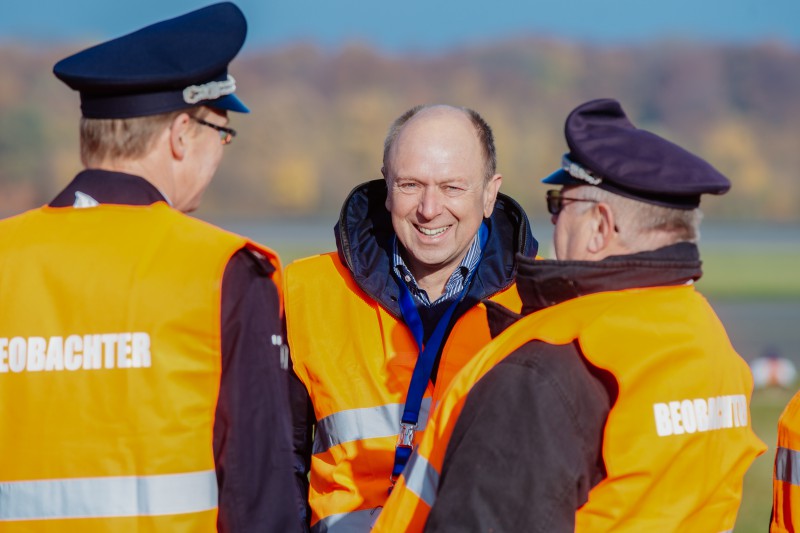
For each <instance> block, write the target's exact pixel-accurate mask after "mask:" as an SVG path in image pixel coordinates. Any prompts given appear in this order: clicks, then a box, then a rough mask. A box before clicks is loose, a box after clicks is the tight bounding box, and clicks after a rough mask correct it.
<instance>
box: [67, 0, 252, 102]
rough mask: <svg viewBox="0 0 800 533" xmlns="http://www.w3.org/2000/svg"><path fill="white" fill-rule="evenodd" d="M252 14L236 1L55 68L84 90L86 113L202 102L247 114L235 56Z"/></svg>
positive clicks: (147, 29)
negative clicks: (233, 69) (233, 66)
mask: <svg viewBox="0 0 800 533" xmlns="http://www.w3.org/2000/svg"><path fill="white" fill-rule="evenodd" d="M246 34H247V21H246V20H245V18H244V15H243V14H242V12H241V10H240V9H239V8H238V7H236V6H235V5H234V4H232V3H230V2H222V3H219V4H213V5H210V6H207V7H204V8H202V9H198V10H196V11H192V12H190V13H187V14H185V15H181V16H179V17H176V18H173V19H169V20H165V21H162V22H158V23H156V24H153V25H150V26H146V27H145V28H142V29H140V30H138V31H135V32H133V33H130V34H128V35H124V36H122V37H118V38H116V39H113V40H111V41H107V42H104V43H101V44H98V45H96V46H93V47H91V48H87V49H86V50H83V51H81V52H78V53H77V54H74V55H71V56H69V57H67V58H65V59H62V60H61V61H59V62H58V63H56V65H55V67H53V73H54V74H55V75H56V77H58V79H60V80H61V81H63V82H64V83H66V84H67V85H69V86H70V87H71V88H72V89H75V90H76V91H79V92H80V95H81V111H82V113H83V116H84V117H86V118H131V117H141V116H147V115H155V114H158V113H166V112H169V111H177V110H180V109H186V108H190V107H194V106H200V105H204V106H209V107H213V108H217V109H221V110H227V111H238V112H240V113H247V112H249V110H248V109H247V107H245V105H244V104H243V103H242V102H241V101H240V100H239V99H238V98H237V97H236V95H234V94H233V93H234V91H235V90H236V82H235V80H234V79H233V77H232V76H230V75H229V74H228V63H230V62H231V60H232V59H233V58H234V57H235V56H236V54H237V53H238V52H239V50H240V49H241V48H242V45H243V44H244V39H245V35H246Z"/></svg>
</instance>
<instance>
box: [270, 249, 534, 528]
mask: <svg viewBox="0 0 800 533" xmlns="http://www.w3.org/2000/svg"><path fill="white" fill-rule="evenodd" d="M285 290H286V302H285V305H286V321H287V328H288V339H289V347H290V353H291V357H292V361H293V364H294V370H295V372H296V374H297V376H298V377H299V378H300V380H302V382H303V383H304V384H305V386H306V388H307V390H308V392H309V394H310V396H311V401H312V403H313V405H314V412H315V415H316V419H317V429H316V434H315V439H314V447H313V454H312V457H311V478H310V491H309V501H310V505H311V510H312V518H311V523H312V528H316V529H322V530H324V528H328V529H327V530H328V531H336V530H337V529H345V528H351V529H347V531H355V530H359V531H361V530H363V531H367V530H369V527H370V525H371V524H372V522H373V521H374V520H375V519H376V518H377V511H376V509H377V510H379V509H380V507H381V506H382V505H383V503H384V501H385V500H386V498H387V497H388V489H389V486H390V481H389V475H390V474H391V471H392V465H393V462H394V452H395V444H396V441H397V434H398V432H399V429H400V418H401V415H402V410H403V405H404V402H405V399H406V394H407V392H408V387H409V383H410V381H411V375H412V373H413V370H414V364H415V363H416V360H417V356H418V348H417V345H416V343H415V341H414V338H413V336H412V334H411V331H410V330H409V329H408V327H407V326H406V325H405V324H404V323H403V322H402V321H400V320H398V319H397V318H395V317H394V316H392V315H391V314H389V313H388V312H387V311H386V309H384V308H383V307H381V306H380V305H379V304H378V303H377V302H375V301H374V300H372V299H371V298H370V297H369V296H367V295H366V294H365V293H364V292H363V291H361V289H359V288H358V286H357V285H356V283H355V282H354V281H353V278H352V276H351V275H350V272H349V271H348V270H347V267H345V266H344V265H343V264H342V263H341V262H340V260H339V257H338V256H337V254H335V253H331V254H326V255H320V256H316V257H311V258H308V259H304V260H300V261H297V262H295V263H292V264H291V265H289V267H288V268H287V269H286V274H285ZM492 299H493V300H496V301H499V302H500V303H502V304H503V305H505V306H506V307H509V308H512V309H516V310H517V311H518V310H519V309H520V306H521V302H520V300H519V295H518V294H517V291H516V286H512V287H510V288H509V289H506V290H505V291H503V292H501V293H499V294H497V295H496V296H494V297H493V298H492ZM490 339H491V336H490V334H489V329H488V324H487V321H486V308H485V307H484V306H483V304H479V305H477V306H475V307H473V308H472V309H470V310H469V311H467V312H466V313H465V314H464V315H463V316H462V317H461V318H459V320H458V321H457V322H456V324H455V325H454V326H453V329H452V331H451V333H450V335H449V337H448V339H447V341H446V343H445V346H444V348H443V350H442V355H441V359H440V364H439V370H438V373H437V378H436V388H435V390H434V388H433V387H432V386H431V384H430V383H429V384H428V389H427V391H426V393H425V395H424V399H423V404H422V410H421V411H422V412H421V413H420V422H419V428H420V429H419V430H418V432H417V437H419V436H420V435H421V432H422V430H423V429H424V426H425V420H426V419H427V417H428V412H429V411H430V408H431V405H435V404H436V401H437V399H438V394H440V391H442V390H444V388H445V387H446V386H447V384H448V383H449V382H450V380H451V379H452V378H453V376H454V375H455V374H456V373H457V372H458V371H459V370H460V369H461V368H462V367H463V366H464V365H465V364H466V362H467V361H469V360H470V358H472V356H473V355H474V354H475V353H477V351H478V350H479V349H480V348H481V347H483V346H484V345H485V344H487V343H488V342H489V340H490Z"/></svg>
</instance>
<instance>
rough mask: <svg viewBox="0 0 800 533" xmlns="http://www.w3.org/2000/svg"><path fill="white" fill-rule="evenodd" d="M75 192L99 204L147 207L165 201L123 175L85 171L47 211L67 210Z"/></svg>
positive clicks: (146, 185)
mask: <svg viewBox="0 0 800 533" xmlns="http://www.w3.org/2000/svg"><path fill="white" fill-rule="evenodd" d="M76 192H82V193H84V194H87V195H89V196H91V197H92V198H93V199H95V200H97V201H98V202H99V203H101V204H117V205H150V204H154V203H156V202H165V201H167V200H166V198H164V195H163V194H161V192H160V191H159V190H158V189H157V188H156V187H155V186H154V185H153V184H152V183H150V182H149V181H147V180H146V179H144V178H141V177H139V176H134V175H132V174H125V173H123V172H112V171H110V170H100V169H88V170H84V171H82V172H80V173H79V174H78V175H77V176H75V178H74V179H73V180H72V181H71V182H70V184H69V185H67V187H66V188H65V189H64V190H63V191H61V192H60V193H59V194H58V196H56V197H55V199H54V200H53V201H52V202H50V204H49V205H50V207H71V206H72V205H73V204H74V203H75V193H76Z"/></svg>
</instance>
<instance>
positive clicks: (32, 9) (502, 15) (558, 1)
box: [0, 0, 800, 52]
mask: <svg viewBox="0 0 800 533" xmlns="http://www.w3.org/2000/svg"><path fill="white" fill-rule="evenodd" d="M209 3H211V2H209V1H203V0H135V1H130V2H117V1H113V0H28V1H20V0H8V1H6V2H4V5H3V7H2V8H0V41H6V42H8V41H19V40H22V41H25V42H31V41H34V42H38V41H42V42H54V41H55V42H59V41H62V42H63V41H71V40H82V41H89V42H94V41H99V40H103V39H106V38H109V37H115V36H118V35H121V34H124V33H128V32H129V31H132V30H134V29H137V28H139V27H141V26H144V25H147V24H149V23H151V22H154V21H157V20H160V19H163V18H169V17H173V16H176V15H179V14H181V13H183V12H186V11H190V10H192V9H195V8H198V7H201V6H204V5H207V4H209ZM236 3H237V4H238V5H239V6H240V7H241V8H242V11H244V13H245V15H246V16H247V18H248V21H249V26H250V32H249V35H248V41H247V43H246V45H245V47H246V48H245V49H247V47H264V46H268V47H271V46H283V45H286V44H288V43H292V42H295V41H298V40H311V41H313V42H315V43H317V44H319V45H321V46H324V47H337V46H340V45H342V44H344V43H347V42H351V41H361V42H366V43H369V44H373V45H376V46H378V47H380V48H382V49H384V50H387V51H392V52H406V51H418V52H426V51H428V52H431V51H432V52H435V51H439V50H443V49H446V48H449V47H452V46H455V45H459V44H464V43H476V42H477V43H480V42H488V41H493V40H497V39H501V38H503V37H509V36H519V35H540V36H553V37H560V38H564V39H568V40H572V41H583V42H588V43H590V44H591V43H599V44H625V43H630V42H643V41H647V40H650V39H656V38H671V39H692V40H701V41H713V42H733V43H743V42H747V43H751V42H758V41H764V40H770V41H782V42H785V43H788V44H790V45H792V46H793V47H800V0H660V1H659V0H547V1H536V0H528V1H525V0H516V1H513V0H494V1H489V0H483V1H480V2H479V1H476V0H426V1H424V0H404V1H402V2H398V1H386V0H371V1H367V0H241V1H239V2H236Z"/></svg>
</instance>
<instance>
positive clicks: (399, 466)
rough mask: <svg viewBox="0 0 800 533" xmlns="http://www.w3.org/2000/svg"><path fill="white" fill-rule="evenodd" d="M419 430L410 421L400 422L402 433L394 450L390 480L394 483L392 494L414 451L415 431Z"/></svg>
mask: <svg viewBox="0 0 800 533" xmlns="http://www.w3.org/2000/svg"><path fill="white" fill-rule="evenodd" d="M416 430H417V425H416V424H409V423H408V422H400V434H399V435H397V446H396V447H395V452H394V466H393V467H392V475H391V476H389V480H390V481H391V482H392V484H391V485H390V486H389V493H390V494H391V492H392V488H394V484H395V483H396V482H397V478H399V477H400V474H402V473H403V468H405V466H406V463H407V462H408V458H409V457H411V452H413V451H414V432H416Z"/></svg>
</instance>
